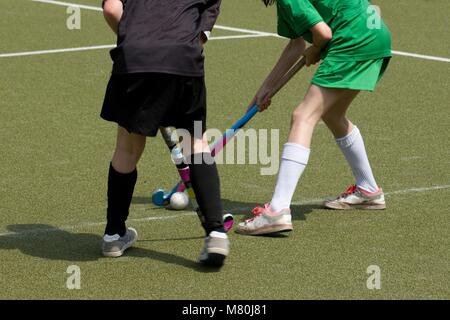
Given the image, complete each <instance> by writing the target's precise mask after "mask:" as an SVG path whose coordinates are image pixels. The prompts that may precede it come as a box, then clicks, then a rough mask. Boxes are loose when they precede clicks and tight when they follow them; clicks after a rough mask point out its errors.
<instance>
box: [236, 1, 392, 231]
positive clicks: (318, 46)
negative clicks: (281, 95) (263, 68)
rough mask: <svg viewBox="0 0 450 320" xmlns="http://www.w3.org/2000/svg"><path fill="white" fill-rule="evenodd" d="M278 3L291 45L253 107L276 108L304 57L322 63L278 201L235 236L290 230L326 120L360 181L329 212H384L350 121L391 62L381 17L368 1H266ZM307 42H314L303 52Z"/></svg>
mask: <svg viewBox="0 0 450 320" xmlns="http://www.w3.org/2000/svg"><path fill="white" fill-rule="evenodd" d="M263 2H264V4H265V5H266V6H268V5H273V4H276V7H277V14H278V34H279V35H281V36H283V37H287V38H289V39H290V41H289V43H288V45H287V46H286V48H285V49H284V51H283V53H282V54H281V56H280V58H279V60H278V62H277V63H276V65H275V66H274V68H273V70H272V71H271V72H270V74H269V75H268V76H267V78H266V79H265V81H264V82H263V84H262V85H261V87H260V89H259V90H258V91H257V93H256V95H255V97H254V98H253V100H252V102H251V103H250V105H253V104H254V103H256V104H257V105H258V106H259V108H260V111H263V110H265V109H266V108H268V107H269V105H270V104H271V92H272V91H273V88H274V87H275V85H276V83H277V82H278V81H279V80H280V79H281V77H282V76H283V75H284V74H285V73H286V72H287V71H288V70H289V69H290V68H291V67H292V66H293V65H294V64H295V62H296V61H298V59H299V58H300V57H301V56H304V57H305V59H306V65H307V66H311V65H313V64H316V63H318V62H319V61H320V60H322V62H321V64H320V66H319V68H318V70H317V72H316V74H315V75H314V77H313V79H312V81H311V85H310V87H309V89H308V91H307V92H306V95H305V97H304V99H303V101H302V102H301V103H300V104H299V105H298V107H297V108H296V109H295V110H294V111H293V113H292V121H291V129H290V133H289V137H288V142H287V143H286V144H285V145H284V148H283V152H282V159H281V163H280V169H279V172H278V178H277V183H276V186H275V191H274V194H273V197H272V199H271V201H270V202H269V203H267V204H266V205H265V206H264V207H256V208H255V209H253V211H252V212H253V213H254V214H255V216H254V217H252V218H251V219H248V220H246V221H245V222H242V223H240V224H239V226H238V229H237V232H238V233H241V234H247V235H260V234H268V233H273V232H282V231H291V230H292V222H291V214H290V204H291V200H292V196H293V194H294V191H295V189H296V186H297V182H298V180H299V179H300V176H301V174H302V173H303V171H304V169H305V167H306V165H307V163H308V159H309V154H310V145H311V138H312V134H313V131H314V127H315V126H316V124H317V123H318V122H319V121H320V120H321V119H322V120H323V122H324V123H325V124H326V125H327V126H328V128H329V129H330V131H331V132H332V134H333V135H334V137H335V139H336V142H337V144H338V146H339V148H340V149H341V150H342V152H343V154H344V156H345V158H346V160H347V162H348V164H349V165H350V167H351V169H352V172H353V175H354V177H355V180H356V182H355V184H354V185H353V186H351V187H349V188H348V189H347V191H346V192H344V193H343V194H341V195H340V196H338V197H337V198H335V199H333V200H329V201H326V202H325V203H324V205H325V206H326V207H327V208H331V209H384V208H386V204H385V200H384V194H383V191H382V189H381V188H380V187H379V186H378V185H377V183H376V181H375V178H374V176H373V173H372V169H371V167H370V164H369V160H368V157H367V154H366V150H365V147H364V142H363V139H362V136H361V133H360V131H359V129H358V128H357V127H356V126H355V125H354V124H352V123H351V122H350V121H349V120H348V119H347V117H346V112H347V109H348V108H349V106H350V104H351V102H352V101H353V100H354V99H355V98H356V96H357V95H358V93H359V92H360V91H362V90H365V91H373V90H374V88H375V86H376V84H377V82H378V81H379V80H380V79H381V77H382V75H383V73H384V71H385V70H386V67H387V65H388V63H389V59H390V57H391V36H390V33H389V30H388V28H387V27H386V25H385V24H384V22H383V20H382V19H381V16H380V14H379V12H378V11H376V10H375V8H374V7H373V6H371V4H370V3H369V2H368V1H367V0H263ZM305 40H306V41H307V42H309V43H311V46H309V47H306V43H305Z"/></svg>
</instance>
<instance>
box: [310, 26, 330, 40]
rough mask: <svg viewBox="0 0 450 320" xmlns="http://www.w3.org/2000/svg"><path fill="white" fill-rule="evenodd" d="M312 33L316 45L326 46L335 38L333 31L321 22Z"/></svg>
mask: <svg viewBox="0 0 450 320" xmlns="http://www.w3.org/2000/svg"><path fill="white" fill-rule="evenodd" d="M311 32H312V34H313V38H314V43H316V42H317V43H318V44H321V45H322V44H326V43H328V42H329V41H331V39H332V38H333V31H332V30H331V28H330V27H329V26H328V24H326V23H325V22H320V23H318V24H316V25H315V26H314V27H313V28H312V29H311Z"/></svg>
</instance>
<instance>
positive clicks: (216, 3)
mask: <svg viewBox="0 0 450 320" xmlns="http://www.w3.org/2000/svg"><path fill="white" fill-rule="evenodd" d="M220 4H221V0H207V1H206V9H205V11H203V13H202V31H212V29H213V27H214V24H215V23H216V20H217V17H218V16H219V12H220Z"/></svg>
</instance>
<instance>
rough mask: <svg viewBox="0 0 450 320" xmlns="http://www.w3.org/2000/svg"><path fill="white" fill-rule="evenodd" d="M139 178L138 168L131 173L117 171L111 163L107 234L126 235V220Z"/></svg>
mask: <svg viewBox="0 0 450 320" xmlns="http://www.w3.org/2000/svg"><path fill="white" fill-rule="evenodd" d="M136 180H137V170H136V169H134V171H133V172H130V173H125V174H124V173H119V172H117V171H116V170H115V169H114V168H113V166H112V164H110V165H109V175H108V209H107V214H106V218H107V223H106V229H105V234H108V235H114V234H119V235H120V236H123V235H125V232H126V226H125V221H126V220H127V218H128V212H129V209H130V204H131V198H132V197H133V191H134V186H135V184H136Z"/></svg>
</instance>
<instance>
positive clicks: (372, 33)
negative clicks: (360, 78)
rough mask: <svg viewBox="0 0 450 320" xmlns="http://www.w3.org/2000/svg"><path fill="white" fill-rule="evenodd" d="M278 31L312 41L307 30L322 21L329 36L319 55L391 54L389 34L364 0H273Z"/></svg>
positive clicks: (344, 58)
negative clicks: (328, 28) (274, 1)
mask: <svg viewBox="0 0 450 320" xmlns="http://www.w3.org/2000/svg"><path fill="white" fill-rule="evenodd" d="M277 14H278V34H279V35H280V36H283V37H287V38H290V39H295V38H299V37H303V38H304V39H305V40H306V41H308V42H312V34H311V32H310V31H309V29H310V28H312V27H313V26H314V25H316V24H317V23H319V22H322V21H323V22H325V23H327V24H328V25H329V27H330V28H331V30H332V31H333V38H332V40H331V41H330V42H329V43H328V44H327V47H326V48H325V49H324V50H323V52H322V59H324V58H327V59H329V60H330V59H331V60H337V61H364V60H370V59H378V58H384V57H390V56H391V35H390V32H389V29H388V28H387V26H386V25H385V24H384V22H383V20H382V19H381V17H380V15H379V13H378V12H377V11H376V10H375V8H374V7H371V5H370V3H369V1H368V0H277Z"/></svg>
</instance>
